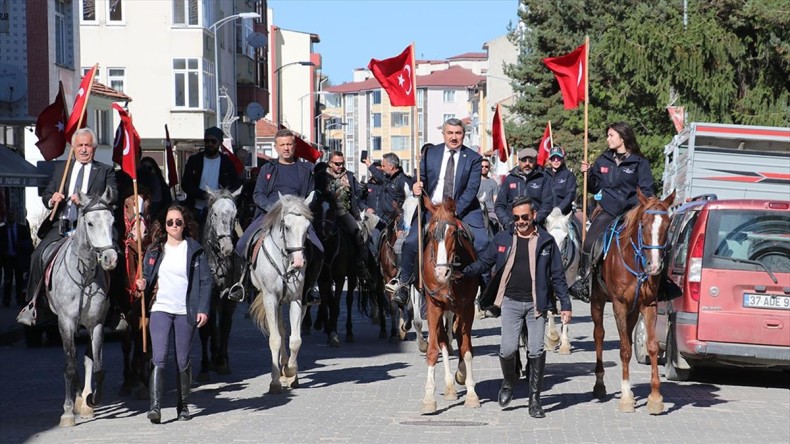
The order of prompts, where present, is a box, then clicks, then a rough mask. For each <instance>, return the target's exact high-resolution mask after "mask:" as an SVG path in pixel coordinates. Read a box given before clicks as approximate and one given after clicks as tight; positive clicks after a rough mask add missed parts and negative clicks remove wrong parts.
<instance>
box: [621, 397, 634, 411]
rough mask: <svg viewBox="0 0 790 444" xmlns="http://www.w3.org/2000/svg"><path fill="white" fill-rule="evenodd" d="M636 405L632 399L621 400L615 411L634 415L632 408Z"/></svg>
mask: <svg viewBox="0 0 790 444" xmlns="http://www.w3.org/2000/svg"><path fill="white" fill-rule="evenodd" d="M635 405H636V401H634V400H633V398H632V399H621V400H620V403H619V404H618V405H617V410H619V411H620V412H621V413H634V406H635Z"/></svg>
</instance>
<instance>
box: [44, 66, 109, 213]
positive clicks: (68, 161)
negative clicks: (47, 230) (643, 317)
mask: <svg viewBox="0 0 790 444" xmlns="http://www.w3.org/2000/svg"><path fill="white" fill-rule="evenodd" d="M98 66H99V64H98V63H97V64H95V65H93V69H92V70H91V71H90V72H91V73H92V74H91V76H93V74H94V73H96V68H97V67H98ZM90 85H91V88H88V92H86V93H85V94H86V95H85V102H84V103H85V105H84V106H83V107H82V111H81V112H80V120H79V121H78V122H77V129H79V128H80V127H81V126H82V119H83V118H84V117H85V108H87V107H88V100H90V98H91V90H92V89H93V77H91V81H90ZM94 142H96V141H95V140H94ZM67 143H68V144H69V145H71V141H67ZM74 156H75V154H74V146H73V145H72V147H71V149H70V150H69V157H68V159H66V168H64V169H63V177H61V178H60V188H58V194H63V188H64V187H65V186H66V176H68V174H69V171H70V168H71V159H72V158H73V157H74ZM58 205H60V201H57V202H55V204H54V205H52V212H51V213H49V220H50V222H52V221H53V220H54V219H55V213H57V211H58Z"/></svg>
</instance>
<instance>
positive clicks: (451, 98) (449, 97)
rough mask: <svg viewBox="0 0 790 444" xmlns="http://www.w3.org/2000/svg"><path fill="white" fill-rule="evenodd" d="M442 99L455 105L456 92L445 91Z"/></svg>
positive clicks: (451, 90) (452, 90)
mask: <svg viewBox="0 0 790 444" xmlns="http://www.w3.org/2000/svg"><path fill="white" fill-rule="evenodd" d="M442 98H443V99H444V103H453V102H455V90H454V89H445V90H444V92H443V94H442Z"/></svg>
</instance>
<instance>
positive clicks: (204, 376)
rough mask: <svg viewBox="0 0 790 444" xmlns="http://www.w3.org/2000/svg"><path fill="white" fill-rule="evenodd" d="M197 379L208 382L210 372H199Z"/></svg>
mask: <svg viewBox="0 0 790 444" xmlns="http://www.w3.org/2000/svg"><path fill="white" fill-rule="evenodd" d="M195 380H196V381H197V382H208V381H209V377H208V372H207V371H203V370H201V371H200V373H198V375H197V378H195Z"/></svg>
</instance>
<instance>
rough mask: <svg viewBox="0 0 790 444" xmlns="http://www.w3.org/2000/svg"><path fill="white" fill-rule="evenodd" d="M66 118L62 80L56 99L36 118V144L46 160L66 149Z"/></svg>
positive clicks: (57, 155)
mask: <svg viewBox="0 0 790 444" xmlns="http://www.w3.org/2000/svg"><path fill="white" fill-rule="evenodd" d="M66 119H67V115H66V99H65V96H64V95H63V82H61V83H60V88H59V89H58V95H57V96H56V97H55V101H54V102H52V104H51V105H49V106H47V107H46V108H44V111H41V114H39V115H38V119H36V137H38V142H36V146H37V147H38V149H39V151H41V155H42V156H44V160H52V159H55V158H58V157H60V156H61V155H63V152H64V151H66V132H65V128H66Z"/></svg>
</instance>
